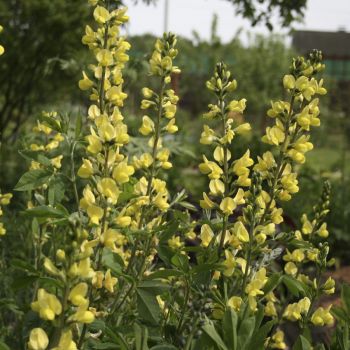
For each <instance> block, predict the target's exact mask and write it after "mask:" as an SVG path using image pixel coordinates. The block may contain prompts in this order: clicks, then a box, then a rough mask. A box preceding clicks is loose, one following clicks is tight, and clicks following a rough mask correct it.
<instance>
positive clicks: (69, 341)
mask: <svg viewBox="0 0 350 350" xmlns="http://www.w3.org/2000/svg"><path fill="white" fill-rule="evenodd" d="M77 349H78V348H77V344H76V343H75V342H74V341H73V335H72V331H71V330H68V329H66V330H64V331H63V332H62V335H61V338H60V341H59V343H58V346H57V347H55V348H52V350H77Z"/></svg>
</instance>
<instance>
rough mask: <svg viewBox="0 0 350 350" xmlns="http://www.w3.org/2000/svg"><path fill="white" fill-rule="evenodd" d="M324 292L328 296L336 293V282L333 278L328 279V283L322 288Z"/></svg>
mask: <svg viewBox="0 0 350 350" xmlns="http://www.w3.org/2000/svg"><path fill="white" fill-rule="evenodd" d="M322 290H323V292H324V293H325V294H327V295H330V294H333V293H334V292H335V281H334V279H333V278H332V277H328V279H327V281H326V282H325V283H324V285H323V286H322Z"/></svg>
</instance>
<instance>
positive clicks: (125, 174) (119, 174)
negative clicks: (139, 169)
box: [113, 160, 135, 184]
mask: <svg viewBox="0 0 350 350" xmlns="http://www.w3.org/2000/svg"><path fill="white" fill-rule="evenodd" d="M134 172H135V170H134V167H133V166H132V165H128V163H127V160H125V161H123V162H121V163H119V164H118V165H117V166H116V167H115V168H114V169H113V178H114V179H115V180H116V181H117V182H118V184H123V183H126V182H129V180H130V176H131V175H133V174H134Z"/></svg>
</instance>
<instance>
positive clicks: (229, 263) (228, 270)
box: [223, 249, 237, 277]
mask: <svg viewBox="0 0 350 350" xmlns="http://www.w3.org/2000/svg"><path fill="white" fill-rule="evenodd" d="M223 265H224V267H225V270H224V275H225V276H227V277H230V276H232V275H233V272H234V270H235V267H236V265H237V264H236V261H235V257H234V255H233V254H232V253H231V252H230V251H229V250H228V249H226V250H225V261H224V262H223Z"/></svg>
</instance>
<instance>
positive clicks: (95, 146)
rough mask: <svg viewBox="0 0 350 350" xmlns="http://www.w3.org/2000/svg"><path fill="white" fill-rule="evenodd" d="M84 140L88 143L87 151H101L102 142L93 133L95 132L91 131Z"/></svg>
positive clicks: (93, 152)
mask: <svg viewBox="0 0 350 350" xmlns="http://www.w3.org/2000/svg"><path fill="white" fill-rule="evenodd" d="M86 140H87V142H88V143H89V145H88V146H87V148H86V149H87V150H88V152H90V153H92V154H97V153H99V152H101V150H102V143H101V141H100V139H99V137H98V136H97V135H96V134H95V132H93V133H92V134H91V135H88V136H87V137H86Z"/></svg>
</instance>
